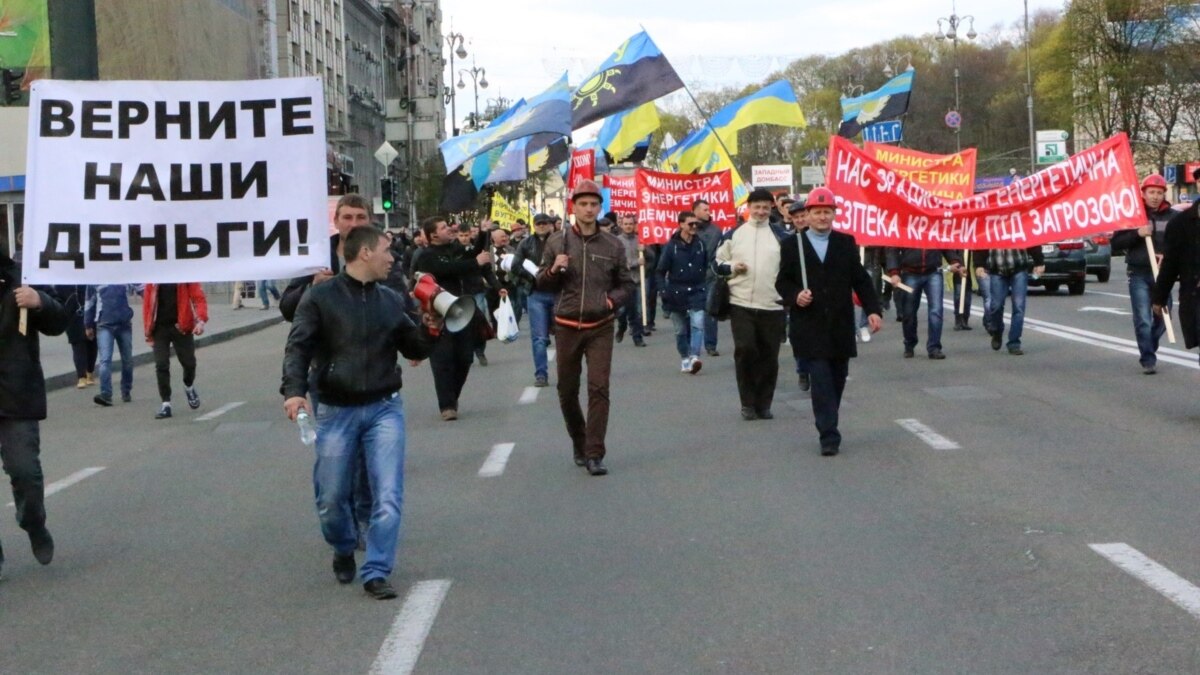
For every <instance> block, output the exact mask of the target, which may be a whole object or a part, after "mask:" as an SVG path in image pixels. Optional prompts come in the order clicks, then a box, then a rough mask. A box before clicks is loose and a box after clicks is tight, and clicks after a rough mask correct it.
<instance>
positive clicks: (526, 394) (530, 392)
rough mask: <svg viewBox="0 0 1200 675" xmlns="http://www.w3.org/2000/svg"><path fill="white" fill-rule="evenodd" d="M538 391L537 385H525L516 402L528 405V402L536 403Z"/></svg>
mask: <svg viewBox="0 0 1200 675" xmlns="http://www.w3.org/2000/svg"><path fill="white" fill-rule="evenodd" d="M538 391H539V390H538V388H537V387H525V391H523V392H521V398H519V399H517V403H519V404H521V405H529V404H530V403H536V402H537V398H538Z"/></svg>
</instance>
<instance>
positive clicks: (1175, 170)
mask: <svg viewBox="0 0 1200 675" xmlns="http://www.w3.org/2000/svg"><path fill="white" fill-rule="evenodd" d="M1163 178H1165V179H1167V183H1169V184H1171V185H1174V184H1176V183H1178V182H1179V167H1178V166H1177V165H1175V164H1168V165H1167V166H1166V167H1165V168H1164V169H1163Z"/></svg>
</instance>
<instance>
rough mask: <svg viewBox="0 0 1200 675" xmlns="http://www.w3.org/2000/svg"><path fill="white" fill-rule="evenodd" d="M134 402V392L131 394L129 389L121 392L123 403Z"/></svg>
mask: <svg viewBox="0 0 1200 675" xmlns="http://www.w3.org/2000/svg"><path fill="white" fill-rule="evenodd" d="M132 402H133V394H131V393H129V392H127V391H124V392H121V403H132Z"/></svg>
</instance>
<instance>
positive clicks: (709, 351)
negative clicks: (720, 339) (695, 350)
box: [704, 347, 721, 356]
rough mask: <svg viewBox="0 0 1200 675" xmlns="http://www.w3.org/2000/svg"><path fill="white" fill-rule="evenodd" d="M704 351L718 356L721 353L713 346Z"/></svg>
mask: <svg viewBox="0 0 1200 675" xmlns="http://www.w3.org/2000/svg"><path fill="white" fill-rule="evenodd" d="M704 351H706V352H708V355H709V356H720V355H721V352H719V351H717V349H716V347H713V348H710V349H705V350H704Z"/></svg>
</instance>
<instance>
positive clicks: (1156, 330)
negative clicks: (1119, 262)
mask: <svg viewBox="0 0 1200 675" xmlns="http://www.w3.org/2000/svg"><path fill="white" fill-rule="evenodd" d="M1166 196H1167V181H1166V179H1165V178H1163V177H1162V176H1160V175H1158V174H1156V173H1152V174H1150V175H1149V176H1146V178H1145V180H1143V181H1142V204H1143V205H1144V206H1145V208H1146V224H1145V225H1142V226H1141V227H1136V228H1131V229H1128V230H1119V231H1118V232H1116V233H1115V234H1113V237H1112V250H1113V253H1124V254H1125V274H1126V276H1127V277H1128V278H1129V304H1130V307H1131V308H1132V309H1133V334H1134V337H1135V338H1136V339H1137V345H1138V362H1139V363H1141V365H1142V372H1143V373H1144V374H1146V375H1153V374H1154V373H1155V372H1156V370H1157V368H1158V356H1157V352H1158V341H1159V340H1161V339H1162V336H1163V333H1165V332H1166V331H1167V326H1166V323H1165V322H1164V321H1163V318H1162V317H1161V316H1154V313H1153V312H1152V311H1151V301H1150V295H1151V292H1152V291H1153V290H1154V268H1156V267H1157V266H1158V261H1161V260H1162V252H1163V250H1164V249H1165V244H1166V234H1167V221H1168V220H1170V219H1171V216H1173V215H1175V213H1174V212H1173V211H1172V210H1171V204H1170V202H1168V201H1167V200H1166ZM1151 245H1152V246H1153V248H1154V251H1155V255H1156V256H1157V260H1155V261H1154V263H1155V264H1154V265H1153V266H1151V257H1150V247H1151ZM1170 305H1171V303H1170V297H1169V296H1168V298H1167V307H1170Z"/></svg>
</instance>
